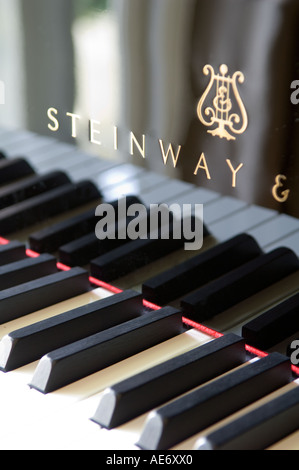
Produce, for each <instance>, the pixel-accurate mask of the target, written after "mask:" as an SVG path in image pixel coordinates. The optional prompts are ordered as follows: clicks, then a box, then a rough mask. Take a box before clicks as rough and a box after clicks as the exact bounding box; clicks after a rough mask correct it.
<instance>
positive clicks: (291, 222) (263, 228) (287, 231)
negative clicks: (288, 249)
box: [248, 214, 299, 247]
mask: <svg viewBox="0 0 299 470" xmlns="http://www.w3.org/2000/svg"><path fill="white" fill-rule="evenodd" d="M296 231H299V220H298V219H295V218H294V217H290V216H288V215H286V214H281V215H278V216H277V217H276V218H274V219H272V220H270V221H268V222H266V223H264V224H262V225H259V226H258V227H256V228H254V229H252V230H250V231H249V232H248V233H249V235H251V236H252V237H254V238H255V240H256V241H257V242H258V243H259V244H260V245H261V247H267V246H269V245H272V244H273V243H277V244H279V246H281V243H283V242H284V239H285V238H286V237H288V236H290V235H291V234H292V233H293V232H296Z"/></svg>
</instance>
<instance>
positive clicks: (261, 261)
mask: <svg viewBox="0 0 299 470" xmlns="http://www.w3.org/2000/svg"><path fill="white" fill-rule="evenodd" d="M298 268H299V260H298V257H297V256H296V255H295V254H294V253H293V252H292V251H291V250H289V249H287V248H280V249H279V248H278V249H277V250H274V251H273V252H271V253H267V254H264V255H262V256H260V257H258V258H256V259H254V260H252V261H249V262H248V263H246V264H245V265H243V266H241V267H239V268H237V269H235V270H234V271H232V272H230V273H228V274H226V275H224V276H222V277H220V278H219V279H216V280H215V281H213V282H211V283H209V284H208V285H206V286H203V287H202V288H200V289H199V290H197V291H196V292H194V293H192V294H190V295H187V296H186V297H184V298H183V299H182V301H181V308H182V309H183V311H184V314H185V315H186V316H187V317H188V318H190V319H192V320H195V321H199V322H201V321H204V320H207V319H209V318H212V317H214V316H215V315H217V314H219V313H221V312H224V311H225V310H227V309H229V308H230V307H232V306H234V305H236V304H238V303H239V302H242V301H243V300H245V299H247V298H249V297H250V296H253V295H255V294H257V293H258V292H261V291H262V290H263V289H266V288H267V287H269V286H271V285H273V284H275V283H277V282H279V281H280V280H282V279H283V278H285V277H287V276H289V275H290V274H292V273H295V272H298Z"/></svg>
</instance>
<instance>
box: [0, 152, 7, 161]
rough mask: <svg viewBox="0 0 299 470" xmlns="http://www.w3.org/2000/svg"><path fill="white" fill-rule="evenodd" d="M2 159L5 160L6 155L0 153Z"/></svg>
mask: <svg viewBox="0 0 299 470" xmlns="http://www.w3.org/2000/svg"><path fill="white" fill-rule="evenodd" d="M4 158H6V155H5V154H4V153H3V152H0V159H1V160H3V159H4Z"/></svg>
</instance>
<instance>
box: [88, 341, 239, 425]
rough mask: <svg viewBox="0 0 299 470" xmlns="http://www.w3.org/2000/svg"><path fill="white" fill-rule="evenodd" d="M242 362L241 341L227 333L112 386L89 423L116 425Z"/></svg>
mask: <svg viewBox="0 0 299 470" xmlns="http://www.w3.org/2000/svg"><path fill="white" fill-rule="evenodd" d="M245 361H246V351H245V342H244V340H243V338H240V337H239V336H236V335H234V334H228V335H226V336H223V337H221V338H219V339H215V340H213V341H211V342H209V343H208V344H204V345H202V346H200V347H198V348H196V349H193V350H191V351H189V352H187V353H185V354H182V355H180V356H178V357H176V358H174V359H170V360H169V361H166V362H164V363H162V364H160V365H158V366H156V367H153V368H151V369H148V370H146V371H144V372H142V373H140V374H138V375H135V376H133V377H131V378H129V379H127V380H124V381H123V382H120V383H118V384H115V385H113V386H112V387H110V388H109V389H107V391H106V392H105V393H104V395H103V397H102V399H101V401H100V403H99V406H98V408H97V410H96V412H95V415H94V416H93V418H92V421H94V422H96V423H98V424H100V425H101V426H103V427H106V428H108V429H111V428H114V427H116V426H120V425H121V424H123V423H125V422H126V421H129V420H131V419H133V418H135V417H137V416H139V415H141V414H143V413H145V412H146V411H149V410H151V409H152V408H154V407H156V406H159V405H162V404H163V403H165V402H166V401H169V400H171V399H173V398H175V397H177V396H178V395H180V394H182V393H185V392H187V391H188V390H191V389H192V388H195V387H196V386H199V385H201V384H203V383H204V382H207V381H208V380H211V379H213V378H215V377H217V376H218V375H220V374H223V373H224V372H226V371H228V370H230V369H233V368H234V367H237V366H239V365H240V364H242V363H244V362H245ZM170 384H171V385H170Z"/></svg>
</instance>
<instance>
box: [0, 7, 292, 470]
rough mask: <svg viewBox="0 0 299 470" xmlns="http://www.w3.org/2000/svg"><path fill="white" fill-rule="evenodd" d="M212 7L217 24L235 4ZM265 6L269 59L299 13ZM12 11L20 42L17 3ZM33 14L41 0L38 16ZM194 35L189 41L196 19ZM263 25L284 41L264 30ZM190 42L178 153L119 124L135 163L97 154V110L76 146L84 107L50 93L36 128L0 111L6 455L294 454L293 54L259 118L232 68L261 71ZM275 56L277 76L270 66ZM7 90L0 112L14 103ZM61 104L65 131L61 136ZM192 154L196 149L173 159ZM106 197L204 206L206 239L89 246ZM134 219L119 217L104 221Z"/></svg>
mask: <svg viewBox="0 0 299 470" xmlns="http://www.w3.org/2000/svg"><path fill="white" fill-rule="evenodd" d="M209 2H212V3H213V5H214V6H215V5H216V6H217V7H219V10H220V12H219V15H220V17H221V18H222V19H225V20H226V23H229V20H230V18H231V14H232V6H231V2H230V1H227V0H225V1H224V0H223V1H221V0H209ZM33 3H34V2H33ZM179 3H180V2H178V4H179ZM189 3H190V5H189V7H191V2H189ZM234 3H235V2H234ZM260 3H262V4H263V8H261V10H260V8H259V7H258V5H257V3H256V5H255V7H256V10H253V11H254V12H255V14H256V15H257V16H258V14H260V13H262V12H264V13H265V12H266V13H269V14H270V13H271V14H272V17H271V26H272V28H270V26H269V37H267V40H268V41H269V43H267V47H268V49H267V48H266V49H267V56H268V55H269V47H270V45H269V44H272V43H271V41H270V39H271V38H272V42H273V44H272V47H273V48H272V49H270V52H272V53H273V51H274V52H275V51H278V50H279V51H280V47H282V48H283V51H285V50H286V49H288V48H289V46H290V44H291V39H293V36H292V34H290V35H288V34H286V31H285V29H286V28H285V24H286V23H288V24H289V25H290V24H291V26H292V27H293V28H294V31H295V26H296V24H297V23H296V21H295V20H298V18H299V16H295V13H297V12H298V7H297V5H296V2H293V1H285V2H280V3H281V4H284V6H285V8H282V9H281V10H278V9H277V8H278V7H277V5H275V7H274V6H273V3H274V2H273V0H271V2H270V1H267V0H263V1H262V2H260ZM275 3H276V2H275ZM194 4H196V2H194ZM224 4H226V6H228V8H227V9H226V13H225V11H224V10H222V7H223V6H224ZM120 5H121V2H118V6H120ZM192 5H193V4H192ZM242 5H243V7H244V2H242V1H240V2H239V5H238V8H240V10H238V12H239V13H240V12H241V11H243V10H242ZM180 6H182V5H180ZM193 6H194V5H193ZM193 6H192V8H193ZM206 6H207V2H206V1H203V3H201V6H200V4H198V5H197V4H196V10H195V11H196V18H197V21H199V18H200V19H201V21H202V17H201V15H202V14H203V13H205V15H206V17H205V19H206V21H207V24H209V26H210V28H208V29H207V31H209V34H212V26H213V25H214V23H215V24H216V23H217V20H216V19H215V18H214V16H213V15H212V14H211V13H209V12H207V11H205V7H206ZM122 7H123V5H122ZM135 7H136V5H135ZM189 7H188V8H189ZM23 8H25V13H24V12H23V13H24V19H26V18H27V20H26V21H28V22H27V23H26V24H25V26H26V28H25V30H26V34H25V37H26V40H27V41H29V42H30V40H32V37H30V34H29V33H28V31H29V32H30V28H29V24H30V21H29V19H30V18H29V19H28V17H30V15H29V13H30V12H29V10H26V7H24V6H23ZM28 8H29V7H28ZM44 8H47V7H46V4H45V3H44V2H40V6H39V7H38V9H37V14H41V12H43V9H44ZM130 8H132V5H131V6H130ZM136 8H137V7H136ZM140 8H141V7H140ZM50 10H51V8H50ZM45 11H46V10H45ZM51 11H52V10H51ZM122 11H123V10H122ZM188 11H189V13H190V11H193V10H192V9H191V10H188ZM128 12H131V14H132V10H129V9H128V11H127V13H128ZM246 12H247V14H248V11H247V10H246ZM143 13H144V12H143ZM152 13H153V16H155V15H154V13H155V14H157V12H155V11H153V12H152ZM164 13H165V12H164ZM220 13H221V14H220ZM27 15H28V16H27ZM139 15H141V11H140V12H139ZM197 15H199V16H197ZM133 16H134V15H133V14H132V16H129V19H130V20H132V21H133ZM138 18H141V17H140V16H138ZM242 18H243V21H244V16H242ZM281 18H282V19H283V20H284V21H282V22H280V21H278V19H281ZM156 19H157V18H156ZM218 19H219V17H218ZM127 20H128V18H127ZM274 20H276V22H275V21H274ZM291 20H292V21H291ZM254 21H257V18H256V16H254V15H253V18H252V22H253V23H254ZM290 21H291V23H290ZM269 22H270V20H269ZM230 24H231V25H232V24H235V23H230ZM242 24H243V27H244V23H242V22H240V23H239V24H238V27H237V30H238V32H239V33H240V30H242ZM254 24H255V23H254ZM273 28H274V29H273ZM275 28H276V29H275ZM162 29H163V28H162ZM203 29H204V28H203ZM220 29H221V28H220ZM270 30H271V32H272V35H273V36H272V35H270ZM207 31H206V32H207ZM289 31H290V30H288V32H289ZM291 31H292V32H294V31H293V30H291ZM195 32H196V33H197V35H196V34H195V36H196V37H195V38H194V48H195V49H197V48H196V47H195V46H196V44H198V42H197V41H199V38H200V33H201V30H200V29H199V28H195ZM275 32H276V33H279V36H278V37H279V38H280V39H281V41H278V42H277V41H276V40H273V37H274V38H275V39H276V36H275V34H274V33H275ZM34 33H35V31H34ZM60 33H61V34H62V32H61V31H60ZM28 34H29V36H28ZM134 34H135V32H134ZM134 34H133V36H134ZM136 34H137V33H136ZM201 34H203V33H201ZM219 34H220V36H221V31H219ZM222 34H223V33H222ZM270 36H271V38H270ZM250 37H251V36H250ZM290 38H291V39H290ZM264 39H265V38H264ZM265 40H266V39H265ZM228 41H234V38H233V37H230V38H228ZM262 44H264V43H263V42H262ZM281 44H282V46H281ZM203 45H204V44H202V45H201V46H200V48H199V49H200V50H198V49H197V53H199V52H201V54H202V56H201V59H200V60H199V63H200V69H197V67H198V64H197V63H194V62H193V59H194V58H192V57H191V59H190V60H191V63H192V70H193V69H194V68H195V69H196V70H195V71H194V70H193V71H194V74H195V77H196V78H197V80H198V81H195V82H196V83H195V88H196V87H197V86H199V83H200V86H201V90H199V91H198V92H196V96H198V99H196V108H195V109H194V108H193V118H194V121H193V120H191V124H190V127H189V129H188V132H187V133H186V140H185V144H184V146H183V148H181V147H176V148H175V147H174V145H173V146H169V147H168V140H166V138H165V139H163V138H162V135H161V136H160V138H158V139H153V141H152V140H151V139H146V136H143V137H145V139H143V138H142V136H141V137H140V134H138V132H136V133H134V132H133V131H129V132H128V133H127V134H126V139H124V140H126V143H127V144H128V142H129V149H131V154H130V158H127V159H118V158H113V157H111V155H108V156H107V155H104V153H105V149H103V155H100V156H99V155H98V153H97V152H95V151H94V149H95V148H96V149H97V148H98V144H99V138H100V131H99V127H98V125H99V122H98V121H95V120H94V119H93V118H90V119H88V120H87V121H88V127H89V131H88V132H89V140H90V141H89V143H88V145H87V146H86V147H87V148H85V147H84V145H79V144H78V143H76V142H74V136H75V134H77V132H78V129H79V127H78V124H79V121H81V120H82V117H81V116H79V115H78V114H75V112H74V111H72V112H71V111H70V110H69V109H68V110H65V109H64V108H63V107H62V109H64V111H67V113H68V115H67V114H66V113H62V112H61V109H60V108H58V105H56V106H57V107H55V106H49V105H48V106H47V107H46V108H45V109H42V110H41V113H43V118H42V120H41V122H39V123H38V125H40V126H44V129H43V132H40V131H39V130H33V128H34V126H35V125H37V124H36V123H35V124H31V126H28V127H31V128H30V129H29V128H25V127H24V128H21V129H20V128H15V127H13V126H5V125H4V124H3V123H2V124H3V125H2V127H1V129H0V152H1V154H0V157H1V158H0V236H1V238H0V279H1V283H0V286H1V287H0V288H1V290H0V317H1V321H0V323H1V324H0V381H1V386H0V397H1V402H2V403H3V404H4V406H3V407H2V411H1V424H0V434H1V438H0V448H1V449H2V450H101V451H106V452H108V456H109V457H108V458H110V459H111V458H112V459H113V458H114V459H115V458H117V457H116V456H117V455H119V456H121V455H130V456H131V457H130V458H132V459H133V456H135V457H134V458H136V459H141V460H142V459H143V455H145V456H146V455H147V454H146V451H150V452H152V455H155V452H159V453H160V452H161V451H162V454H161V455H162V456H163V455H164V456H166V455H168V457H167V458H168V459H170V460H168V463H170V462H175V460H171V459H175V458H178V456H179V457H180V458H181V459H182V461H184V460H185V461H186V462H187V463H188V459H192V456H193V455H194V453H195V454H196V451H198V450H218V449H219V450H222V449H232V450H238V449H250V450H255V449H269V450H281V449H282V450H292V449H298V448H299V429H298V428H299V426H298V424H297V423H298V422H299V420H298V414H299V388H298V385H299V359H298V356H299V354H298V352H297V351H299V341H298V340H299V327H298V321H297V310H298V308H299V289H298V285H299V219H298V213H297V207H296V201H297V200H298V199H297V197H296V196H298V192H297V191H298V188H297V186H296V181H297V179H298V174H297V173H296V171H295V170H296V160H298V153H296V149H298V145H297V143H298V137H297V135H296V125H297V124H298V119H297V117H296V116H297V115H296V104H294V103H293V102H292V100H291V93H292V89H294V88H292V83H294V80H295V78H296V77H295V76H294V75H293V73H295V70H296V68H293V65H294V64H295V65H296V64H297V62H296V60H295V59H296V58H295V57H292V61H290V64H291V65H289V68H286V69H283V71H282V72H281V75H280V76H279V77H278V78H277V79H278V80H279V84H280V87H282V88H279V91H277V89H275V86H274V85H275V80H274V81H273V82H271V87H270V91H268V94H267V96H266V98H265V101H266V102H267V100H269V99H270V98H271V96H273V95H272V93H274V90H276V98H277V100H276V101H275V102H271V106H272V108H271V114H270V118H268V120H267V117H265V115H264V114H260V115H258V116H257V117H256V119H257V125H256V123H254V116H255V115H256V114H255V112H254V105H256V102H257V101H256V100H260V101H262V96H261V95H259V96H258V97H255V98H254V99H252V100H249V97H250V93H253V91H254V90H255V89H256V88H255V87H256V86H257V83H258V81H257V79H255V81H253V82H250V80H249V82H250V86H249V87H248V88H246V86H245V84H246V80H245V78H246V77H247V78H248V77H251V78H252V75H251V74H253V71H254V70H255V71H256V70H257V67H256V66H253V65H252V64H251V65H252V67H251V68H250V66H249V65H250V61H249V60H248V64H249V65H248V68H247V69H246V70H245V69H242V67H241V64H240V63H238V60H237V59H236V57H237V56H238V55H237V54H233V55H230V54H227V56H230V61H231V62H230V63H228V58H223V59H224V60H223V62H219V58H218V56H217V57H216V58H215V57H214V59H213V60H211V57H212V53H211V52H210V54H208V52H207V53H203V52H202V51H201V47H203ZM35 46H36V47H37V48H38V47H42V46H41V44H36V45H35ZM205 46H206V45H205ZM243 46H244V44H243V43H242V44H240V48H241V49H242V47H243ZM213 47H216V46H215V45H214V46H213ZM211 48H212V45H211ZM220 49H221V48H220ZM211 50H212V49H211ZM193 52H194V51H193V50H192V53H193ZM263 52H264V51H261V54H262V53H263ZM27 53H28V49H27ZM293 53H294V54H295V52H294V51H293V49H292V51H291V52H290V56H291V55H292V54H293ZM219 54H220V55H221V54H224V52H223V50H222V51H220V52H219ZM190 55H191V56H192V54H190ZM199 55H200V54H199ZM224 55H225V54H224ZM242 57H243V56H242ZM274 57H276V56H274ZM225 61H226V62H227V64H228V65H226V63H225ZM211 62H213V63H211ZM241 62H242V61H241ZM260 62H262V58H261V59H260ZM243 64H244V62H243ZM271 64H272V63H271ZM216 66H218V70H217V69H216ZM239 66H240V67H239ZM272 67H273V71H276V72H277V70H278V60H273V64H272ZM231 68H232V69H233V71H235V74H233V72H231V70H230V69H231ZM239 69H240V70H239ZM242 70H243V71H242ZM291 77H292V78H293V80H292V81H290V78H291ZM28 86H29V88H30V86H31V84H29V85H28ZM294 86H295V85H294ZM214 87H215V89H214ZM285 87H287V90H286V88H285ZM215 90H216V91H215ZM228 90H230V93H231V96H230V99H229V100H226V99H225V102H224V98H227V96H226V94H228ZM5 91H6V100H5V103H4V104H3V105H1V106H4V108H2V109H4V110H5V108H9V106H10V103H9V102H7V99H8V97H9V94H7V87H6V90H5ZM213 91H215V93H216V95H215V96H214V100H213V99H211V98H210V96H209V95H211V94H212V93H213ZM263 91H265V90H264V89H263ZM37 93H38V92H37ZM136 93H137V91H136ZM286 97H288V99H286ZM212 98H213V96H212ZM37 102H38V100H37ZM213 103H214V104H213ZM219 103H221V104H219ZM37 104H38V103H37ZM37 104H36V102H35V105H37ZM261 104H262V103H261ZM213 106H214V108H213ZM219 106H220V108H219ZM282 107H283V109H282ZM279 108H280V109H281V110H282V113H281V115H279V114H277V113H278V112H277V109H279ZM231 109H233V110H234V111H235V114H234V115H233V117H232V119H231V118H230V115H231V114H232V113H230V111H231ZM33 114H34V112H32V115H33ZM62 115H63V116H64V119H65V116H67V122H68V124H69V127H70V128H71V131H72V133H73V135H72V136H71V139H69V140H70V141H66V140H68V139H62V138H61V134H60V132H61V128H62V127H64V125H62V117H61V116H62ZM224 115H225V116H226V117H225V118H224ZM211 116H212V117H213V118H214V119H212V120H209V119H208V118H209V117H211ZM290 122H291V124H290ZM261 123H262V124H261ZM286 123H287V124H288V126H287V124H286ZM259 125H263V128H258V126H259ZM217 126H218V127H217ZM162 127H163V126H162ZM111 130H112V132H110V133H108V135H109V138H110V140H111V138H112V141H113V144H112V147H113V151H114V152H120V145H121V141H122V137H123V129H122V128H121V126H116V125H113V126H112V127H111ZM262 131H263V132H262ZM275 132H276V133H275ZM273 133H274V134H273ZM273 135H274V137H273ZM111 136H112V137H111ZM257 136H259V139H257ZM264 136H265V137H264ZM253 137H255V138H256V139H257V140H255V141H252V139H253ZM296 137H297V141H296ZM148 140H150V144H149V147H150V148H152V147H151V145H152V143H154V144H155V145H156V150H155V152H156V153H155V155H157V154H159V156H160V167H159V164H158V166H157V165H154V166H155V167H156V168H155V171H154V170H153V169H152V168H148V167H146V166H145V165H144V164H145V163H146V162H147V161H148V158H147V151H146V149H147V150H148V148H149V147H148V146H145V142H148ZM166 141H167V144H166ZM250 142H252V144H253V148H254V151H255V155H254V156H253V161H254V162H255V163H256V162H257V161H259V160H258V159H259V158H260V161H259V162H260V165H261V170H260V173H261V175H262V178H261V179H262V180H263V178H264V175H266V176H267V177H266V180H265V184H264V186H263V188H262V189H261V188H260V186H259V183H258V180H255V176H257V175H258V173H259V172H258V170H256V169H255V168H253V167H252V166H251V165H250V163H248V159H247V157H248V155H249V153H250V152H249V151H248V145H249V144H250ZM273 142H274V143H273ZM275 142H276V144H275ZM277 142H278V143H279V145H280V146H281V147H279V146H278V143H277ZM286 142H287V144H286ZM270 144H271V145H270ZM268 145H269V147H268ZM190 148H192V149H193V153H192V155H194V154H197V156H196V159H195V160H194V161H193V160H192V158H189V159H188V158H187V160H186V155H190ZM167 149H168V150H169V152H168V153H167ZM127 152H128V149H127ZM180 152H181V153H180ZM272 152H274V153H275V155H274V153H272ZM287 152H289V153H287ZM95 153H96V154H95ZM128 153H129V152H128ZM211 154H214V155H216V156H217V158H218V157H219V160H217V161H216V162H215V160H213V157H211ZM223 155H225V157H224V158H223ZM279 155H280V156H281V158H282V160H283V161H282V162H281V161H277V159H278V156H279ZM270 156H272V157H273V165H272V164H270V165H269V158H270ZM145 157H146V158H145ZM288 157H289V159H288ZM182 161H183V162H186V165H184V164H183V163H182ZM220 162H221V164H220ZM155 163H156V164H157V162H155ZM270 163H271V160H270ZM190 168H191V169H192V170H191V177H190ZM159 169H160V171H159ZM167 169H168V170H169V172H167V171H165V170H167ZM187 169H189V176H187V175H186V174H185V171H187ZM221 174H222V175H223V180H221V183H219V190H218V191H217V190H216V189H215V186H217V184H218V182H219V178H220V176H221ZM176 175H177V177H175V176H176ZM214 175H216V176H214ZM224 180H225V181H224ZM246 181H247V183H248V184H247V185H246V188H245V185H244V187H243V186H242V184H241V183H244V184H245V182H246ZM250 187H252V189H254V190H253V192H252V195H251V196H250V197H249V195H248V194H249V191H250ZM244 188H245V189H244ZM240 195H241V196H242V197H240ZM119 201H123V202H124V204H125V207H126V208H130V207H132V206H133V205H134V204H136V203H137V204H138V203H140V204H143V205H144V206H145V207H146V208H149V207H151V205H154V204H166V205H168V206H171V205H172V204H178V205H179V206H180V207H183V206H184V205H192V207H193V206H195V205H196V204H198V205H201V206H203V219H202V238H203V240H202V246H201V247H200V248H199V249H197V250H186V249H184V243H185V242H186V239H184V237H181V238H180V239H179V240H173V239H172V238H170V239H169V240H161V239H160V238H159V237H158V239H153V238H151V237H150V233H148V237H147V238H146V239H141V240H140V239H136V240H131V239H129V237H125V238H124V239H121V238H117V237H116V238H115V239H113V240H109V241H108V242H107V241H106V240H98V239H97V237H96V234H95V227H96V223H97V221H98V220H99V218H98V217H97V216H96V209H97V208H98V207H101V206H103V205H105V204H109V205H110V207H113V208H114V209H115V210H117V207H119V206H118V204H119ZM260 201H263V203H262V202H260ZM129 221H131V219H130V218H129V216H128V219H126V218H125V220H123V219H122V220H119V221H118V226H117V230H119V229H121V222H124V224H125V226H126V227H127V226H128V222H129ZM114 228H115V227H114ZM108 230H109V227H108ZM174 241H175V242H174ZM189 241H190V240H189ZM165 242H166V243H165ZM136 451H137V452H136ZM117 452H119V454H117ZM121 452H126V453H125V454H122V453H121ZM128 452H129V453H128ZM133 452H134V453H133ZM120 458H121V457H120ZM144 458H145V457H144ZM165 458H166V457H165ZM141 460H136V465H137V464H138V463H139V462H140V461H141ZM134 462H135V461H134ZM109 463H113V460H112V461H111V462H109Z"/></svg>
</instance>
